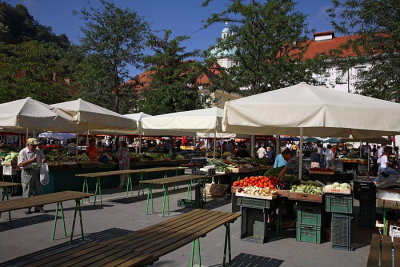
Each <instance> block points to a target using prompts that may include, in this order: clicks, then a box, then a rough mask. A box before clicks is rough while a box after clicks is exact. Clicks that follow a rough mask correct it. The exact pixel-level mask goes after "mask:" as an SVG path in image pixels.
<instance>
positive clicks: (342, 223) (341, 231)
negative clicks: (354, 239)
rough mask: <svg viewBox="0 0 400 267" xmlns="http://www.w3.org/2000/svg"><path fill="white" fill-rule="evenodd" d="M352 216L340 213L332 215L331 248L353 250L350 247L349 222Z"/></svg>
mask: <svg viewBox="0 0 400 267" xmlns="http://www.w3.org/2000/svg"><path fill="white" fill-rule="evenodd" d="M352 219H353V217H352V216H350V215H348V214H342V213H332V221H331V241H332V248H334V249H341V250H353V247H352V246H351V220H352Z"/></svg>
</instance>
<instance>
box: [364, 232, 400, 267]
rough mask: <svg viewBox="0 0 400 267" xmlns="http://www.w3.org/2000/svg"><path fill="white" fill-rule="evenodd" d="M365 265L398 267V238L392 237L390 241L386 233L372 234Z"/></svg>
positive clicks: (399, 255) (399, 249)
mask: <svg viewBox="0 0 400 267" xmlns="http://www.w3.org/2000/svg"><path fill="white" fill-rule="evenodd" d="M392 250H393V251H394V257H393V255H392ZM367 266H368V267H376V266H381V267H400V238H398V237H394V238H393V242H392V238H391V237H390V236H388V235H384V236H380V235H378V234H374V235H372V239H371V248H370V250H369V255H368V263H367Z"/></svg>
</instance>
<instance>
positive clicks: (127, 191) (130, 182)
mask: <svg viewBox="0 0 400 267" xmlns="http://www.w3.org/2000/svg"><path fill="white" fill-rule="evenodd" d="M129 191H132V193H133V186H132V175H130V174H129V175H128V182H127V185H126V196H128V195H129Z"/></svg>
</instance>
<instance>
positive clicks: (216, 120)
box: [142, 107, 223, 157]
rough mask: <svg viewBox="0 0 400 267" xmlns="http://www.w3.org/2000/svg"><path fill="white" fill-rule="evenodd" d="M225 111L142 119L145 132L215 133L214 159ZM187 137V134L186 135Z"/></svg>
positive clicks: (192, 111) (197, 110) (179, 113)
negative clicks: (217, 137)
mask: <svg viewBox="0 0 400 267" xmlns="http://www.w3.org/2000/svg"><path fill="white" fill-rule="evenodd" d="M222 117H223V110H222V109H220V108H217V107H213V108H206V109H196V110H189V111H182V112H175V113H168V114H163V115H158V116H152V117H147V118H143V119H142V129H143V131H147V130H149V131H163V130H169V131H177V132H191V133H196V132H203V133H214V134H215V136H214V157H215V147H216V134H217V133H218V132H221V131H222ZM184 135H186V134H184Z"/></svg>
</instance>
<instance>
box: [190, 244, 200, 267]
mask: <svg viewBox="0 0 400 267" xmlns="http://www.w3.org/2000/svg"><path fill="white" fill-rule="evenodd" d="M196 243H197V252H198V257H199V265H198V266H200V267H201V248H200V238H198V239H196V240H193V241H192V255H191V257H190V267H193V263H194V254H195V250H196Z"/></svg>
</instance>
